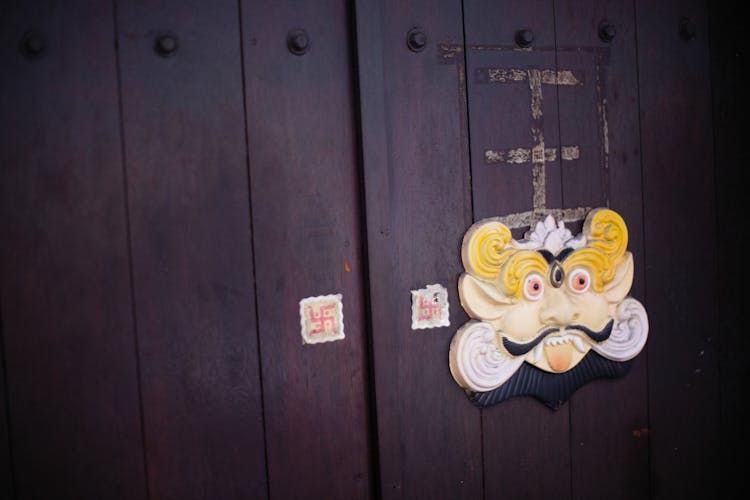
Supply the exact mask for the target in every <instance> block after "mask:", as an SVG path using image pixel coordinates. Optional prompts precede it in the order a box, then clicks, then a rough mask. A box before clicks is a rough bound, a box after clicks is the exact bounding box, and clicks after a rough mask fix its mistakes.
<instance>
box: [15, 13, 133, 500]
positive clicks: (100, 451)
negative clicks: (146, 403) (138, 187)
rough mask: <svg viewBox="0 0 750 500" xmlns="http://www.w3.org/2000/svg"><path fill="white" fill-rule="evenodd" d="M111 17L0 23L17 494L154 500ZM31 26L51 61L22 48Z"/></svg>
mask: <svg viewBox="0 0 750 500" xmlns="http://www.w3.org/2000/svg"><path fill="white" fill-rule="evenodd" d="M112 20H113V13H112V6H111V4H108V3H101V4H95V5H94V4H91V3H89V2H66V4H65V5H64V6H63V5H60V4H59V3H57V2H42V1H39V2H25V3H23V4H22V3H20V2H16V3H13V4H12V5H5V6H4V7H3V14H2V16H0V40H1V41H0V73H1V74H2V75H3V76H2V78H0V109H2V112H0V130H2V134H0V164H2V168H1V169H0V234H1V235H2V244H1V245H0V303H1V304H2V320H3V340H4V342H5V361H6V367H5V370H6V373H7V376H8V380H7V383H8V395H7V398H8V401H9V405H10V418H11V421H12V422H13V427H12V432H13V434H12V436H11V439H12V441H13V462H14V468H15V480H16V482H15V484H16V493H17V495H18V497H19V498H128V499H132V498H144V497H145V496H146V481H145V477H144V466H143V447H142V446H143V445H142V440H141V427H140V415H139V409H138V408H139V406H138V388H137V371H136V356H135V347H134V337H133V335H134V330H133V318H132V304H131V289H130V280H129V271H128V246H127V235H126V214H125V200H124V193H123V174H122V164H121V156H120V153H121V151H120V134H119V121H118V112H117V80H116V66H115V51H114V45H113V43H112V42H113V39H114V33H113V22H112ZM27 30H37V31H38V33H40V34H41V35H42V36H43V37H44V38H45V39H46V44H47V50H46V52H45V53H44V54H43V56H42V57H39V58H36V59H27V58H24V57H23V56H22V54H21V53H20V52H19V46H20V44H21V39H22V37H23V36H24V33H25V32H26V31H27Z"/></svg>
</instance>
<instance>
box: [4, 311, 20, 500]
mask: <svg viewBox="0 0 750 500" xmlns="http://www.w3.org/2000/svg"><path fill="white" fill-rule="evenodd" d="M7 359H8V358H7V357H6V356H5V330H4V329H3V315H2V307H0V363H2V368H3V369H2V372H1V373H0V375H2V377H3V390H4V391H5V395H4V397H3V399H4V401H3V402H4V403H5V429H6V431H7V434H8V466H9V469H10V470H9V472H10V493H11V495H12V496H13V498H14V499H15V498H18V495H17V494H16V470H15V464H14V463H13V440H12V439H11V425H10V395H9V394H8V364H7V362H6V360H7Z"/></svg>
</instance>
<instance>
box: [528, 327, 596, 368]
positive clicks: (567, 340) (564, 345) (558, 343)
mask: <svg viewBox="0 0 750 500" xmlns="http://www.w3.org/2000/svg"><path fill="white" fill-rule="evenodd" d="M574 349H575V350H577V351H578V352H580V353H581V354H586V352H588V347H587V346H586V345H584V343H583V340H582V339H581V337H579V336H578V335H575V334H565V335H560V336H558V335H554V336H550V337H546V338H545V339H544V340H542V341H541V342H539V344H537V346H536V347H535V348H534V354H533V359H534V363H538V362H539V361H540V360H541V359H542V354H544V356H545V357H546V358H547V363H548V364H549V366H550V368H552V370H554V371H556V372H562V371H565V370H567V369H568V368H570V365H571V364H572V362H573V353H574Z"/></svg>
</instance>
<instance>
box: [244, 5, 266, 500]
mask: <svg viewBox="0 0 750 500" xmlns="http://www.w3.org/2000/svg"><path fill="white" fill-rule="evenodd" d="M237 18H238V23H239V35H240V36H239V43H240V76H241V77H242V110H243V113H242V118H243V124H244V128H245V171H246V174H247V208H248V216H249V224H250V254H251V256H252V258H251V261H252V266H253V269H252V271H253V301H254V302H255V337H256V345H255V348H256V351H257V358H258V382H259V384H260V408H261V422H262V425H263V460H264V464H263V465H264V469H265V474H266V498H269V499H270V498H271V480H270V473H269V470H268V469H269V464H268V438H267V437H266V401H265V393H264V390H263V361H262V357H261V347H260V315H259V313H258V286H257V279H256V276H255V269H256V262H255V231H253V193H252V181H251V180H250V143H249V142H248V126H247V83H246V79H245V43H244V38H245V37H244V26H243V23H242V19H243V17H242V0H237Z"/></svg>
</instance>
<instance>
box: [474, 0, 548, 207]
mask: <svg viewBox="0 0 750 500" xmlns="http://www.w3.org/2000/svg"><path fill="white" fill-rule="evenodd" d="M553 12H554V11H553V8H552V2H551V1H547V0H535V1H533V2H526V1H521V0H519V1H514V0H513V1H511V0H508V1H503V2H492V1H479V2H469V3H467V4H466V5H465V6H464V16H465V25H466V43H467V45H468V46H469V47H468V48H467V64H468V71H467V86H468V92H469V117H470V123H469V128H470V130H471V160H472V186H473V190H472V195H473V200H474V219H475V220H480V219H484V218H486V217H496V216H499V215H508V214H511V213H518V212H524V211H528V210H532V209H533V208H535V207H534V199H533V198H534V193H533V175H532V170H533V169H534V167H532V163H531V158H529V160H528V161H524V162H523V163H512V162H511V161H518V160H517V159H514V160H510V159H509V155H508V154H507V152H508V151H509V150H517V149H524V150H530V149H531V148H533V147H534V146H540V145H542V144H543V146H544V147H545V148H558V147H559V143H560V135H559V130H560V128H559V124H558V118H559V116H558V99H557V94H558V92H559V89H558V86H557V85H550V84H548V83H543V82H542V81H541V78H542V77H541V75H540V73H545V72H548V73H551V72H554V70H555V67H556V66H555V64H556V61H555V32H554V14H553ZM508 13H512V15H508ZM522 29H528V30H531V31H532V32H533V35H534V41H533V44H532V46H531V47H530V48H529V49H526V50H519V48H518V46H517V45H516V42H515V41H514V38H515V35H516V32H517V31H518V30H522ZM514 70H515V71H516V72H520V75H519V76H518V77H516V76H515V75H508V76H507V77H500V76H496V75H498V73H499V72H503V71H504V72H512V71H514ZM535 76H536V77H537V78H540V81H539V84H538V85H537V86H536V87H537V89H535V90H532V89H531V87H532V86H534V85H533V84H532V78H534V77H535ZM498 156H504V159H501V158H498ZM529 156H530V153H529ZM543 168H544V171H545V175H544V176H543V178H544V182H545V184H544V187H545V189H544V191H543V194H544V200H543V201H545V202H546V206H547V208H560V207H561V205H560V203H561V201H560V200H561V192H560V155H559V154H557V155H556V158H555V159H554V160H552V159H549V160H548V161H546V162H545V165H544V167H543ZM542 208H544V207H542Z"/></svg>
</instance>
